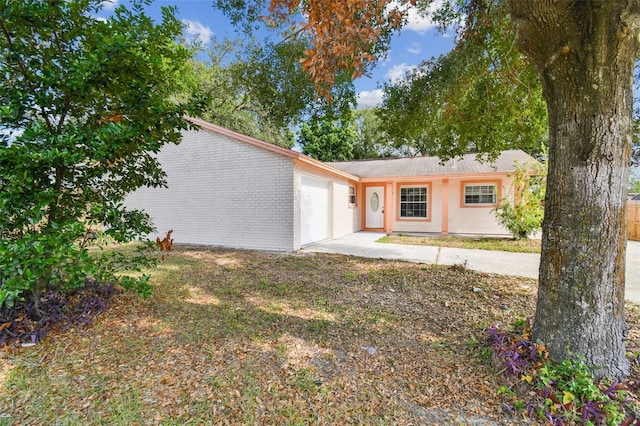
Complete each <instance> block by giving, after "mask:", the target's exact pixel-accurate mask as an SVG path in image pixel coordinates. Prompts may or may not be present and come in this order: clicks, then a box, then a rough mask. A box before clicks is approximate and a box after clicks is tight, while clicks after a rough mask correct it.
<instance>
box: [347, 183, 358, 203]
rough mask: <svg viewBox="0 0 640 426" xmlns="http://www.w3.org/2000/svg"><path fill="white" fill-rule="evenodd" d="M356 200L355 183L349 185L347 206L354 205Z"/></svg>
mask: <svg viewBox="0 0 640 426" xmlns="http://www.w3.org/2000/svg"><path fill="white" fill-rule="evenodd" d="M356 201H357V197H356V187H355V185H349V206H351V207H353V206H355V205H356V204H357V203H356Z"/></svg>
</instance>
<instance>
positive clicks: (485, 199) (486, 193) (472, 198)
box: [464, 184, 498, 205]
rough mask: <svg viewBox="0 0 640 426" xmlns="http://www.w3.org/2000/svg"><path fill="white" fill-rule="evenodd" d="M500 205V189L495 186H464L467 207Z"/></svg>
mask: <svg viewBox="0 0 640 426" xmlns="http://www.w3.org/2000/svg"><path fill="white" fill-rule="evenodd" d="M497 203H498V187H497V185H495V184H479V185H465V186H464V204H465V205H472V204H475V205H495V204H497Z"/></svg>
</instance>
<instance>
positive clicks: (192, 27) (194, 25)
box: [182, 19, 213, 44]
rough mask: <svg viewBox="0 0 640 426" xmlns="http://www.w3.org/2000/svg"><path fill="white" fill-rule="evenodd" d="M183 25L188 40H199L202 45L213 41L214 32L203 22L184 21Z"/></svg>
mask: <svg viewBox="0 0 640 426" xmlns="http://www.w3.org/2000/svg"><path fill="white" fill-rule="evenodd" d="M182 23H183V24H184V25H185V28H184V32H185V36H186V37H187V39H188V40H192V41H193V40H197V41H199V42H201V43H202V44H207V43H209V42H210V41H211V37H213V31H211V28H209V27H207V26H206V25H204V24H202V22H200V21H192V20H190V19H183V20H182Z"/></svg>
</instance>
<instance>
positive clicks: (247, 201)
mask: <svg viewBox="0 0 640 426" xmlns="http://www.w3.org/2000/svg"><path fill="white" fill-rule="evenodd" d="M158 158H159V160H160V162H161V164H162V166H163V169H164V170H165V172H166V173H167V182H168V185H169V187H168V188H142V189H139V190H138V191H136V192H135V193H133V194H131V195H130V196H129V197H128V198H127V206H128V207H133V208H143V209H144V210H146V211H147V212H148V213H149V214H150V215H151V217H152V219H153V221H154V224H155V225H156V227H157V231H158V234H160V235H164V234H165V233H166V231H167V230H169V229H173V230H174V232H173V238H174V239H175V242H176V243H186V244H206V245H214V246H225V247H238V248H248V249H260V250H279V251H289V250H293V249H294V248H295V247H294V237H295V236H294V230H295V229H296V228H295V222H294V207H295V203H294V187H293V182H294V178H293V177H294V166H293V161H292V159H290V158H287V157H285V156H282V155H279V154H276V153H273V152H270V151H267V150H265V149H261V148H259V147H255V146H252V145H250V144H248V143H245V142H241V141H236V140H234V139H232V138H230V137H227V136H223V135H220V134H217V133H215V132H211V131H208V130H200V131H197V132H196V131H190V132H185V134H184V137H183V141H182V143H181V144H180V145H177V146H174V145H169V146H165V147H164V148H163V149H162V151H161V152H160V153H159V155H158ZM295 232H297V231H295Z"/></svg>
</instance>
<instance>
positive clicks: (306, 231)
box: [300, 176, 329, 245]
mask: <svg viewBox="0 0 640 426" xmlns="http://www.w3.org/2000/svg"><path fill="white" fill-rule="evenodd" d="M300 195H301V196H300V244H301V245H304V244H309V243H312V242H315V241H320V240H324V239H326V238H329V182H327V181H325V180H322V179H316V178H312V177H309V176H302V185H301V190H300Z"/></svg>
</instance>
